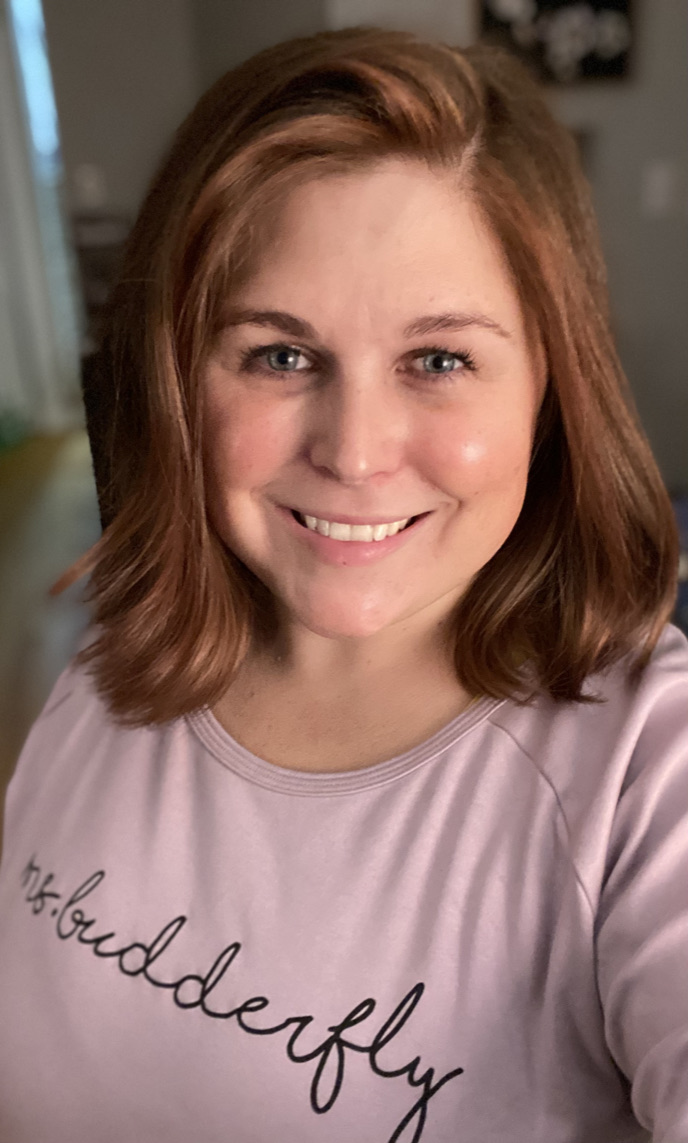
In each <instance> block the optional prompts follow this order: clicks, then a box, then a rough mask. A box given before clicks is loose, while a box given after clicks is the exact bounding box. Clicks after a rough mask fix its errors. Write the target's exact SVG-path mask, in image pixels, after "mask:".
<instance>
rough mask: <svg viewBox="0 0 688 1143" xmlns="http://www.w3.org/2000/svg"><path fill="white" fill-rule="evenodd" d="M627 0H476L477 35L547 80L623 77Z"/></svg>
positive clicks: (629, 45) (629, 44)
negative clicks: (477, 10) (503, 49)
mask: <svg viewBox="0 0 688 1143" xmlns="http://www.w3.org/2000/svg"><path fill="white" fill-rule="evenodd" d="M631 8H632V0H587V2H583V0H479V30H480V38H481V39H482V40H487V41H490V42H493V43H498V44H501V45H502V46H504V47H508V48H509V49H510V50H512V51H514V52H516V54H517V55H519V56H521V58H522V59H523V60H524V61H525V62H526V63H528V64H530V66H531V67H533V68H534V69H535V71H536V72H537V73H538V75H539V76H540V78H541V79H543V80H545V81H546V82H549V83H564V84H566V83H577V82H580V81H589V80H598V79H623V78H624V77H625V76H627V75H628V71H629V63H630V59H631V55H632V49H633V21H632V13H631Z"/></svg>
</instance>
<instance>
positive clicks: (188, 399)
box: [68, 29, 677, 724]
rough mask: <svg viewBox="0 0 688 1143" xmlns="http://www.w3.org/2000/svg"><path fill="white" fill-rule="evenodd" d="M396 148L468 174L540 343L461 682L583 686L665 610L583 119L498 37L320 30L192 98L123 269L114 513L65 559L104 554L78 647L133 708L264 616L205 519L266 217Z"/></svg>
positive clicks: (510, 692) (640, 649)
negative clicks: (208, 401) (235, 323)
mask: <svg viewBox="0 0 688 1143" xmlns="http://www.w3.org/2000/svg"><path fill="white" fill-rule="evenodd" d="M391 156H399V157H406V158H409V159H414V160H418V161H421V162H423V163H425V164H427V165H428V166H429V167H430V169H433V170H437V171H454V172H456V173H457V175H458V176H459V181H458V184H457V185H459V186H460V189H461V193H464V194H468V195H470V196H471V197H472V198H473V199H474V200H475V201H476V202H477V203H478V204H479V206H480V208H481V209H482V211H483V215H484V217H486V219H487V220H488V222H489V224H490V225H491V227H492V229H493V231H494V233H495V234H496V235H497V237H498V238H499V240H500V242H501V245H502V247H503V250H504V252H505V254H506V257H507V259H508V262H509V265H510V267H511V271H512V274H513V277H514V280H515V282H516V283H517V288H518V290H519V292H520V296H521V300H522V303H523V306H524V311H525V313H526V317H527V319H528V320H529V321H530V322H531V325H532V327H533V329H534V331H535V335H536V336H537V339H538V340H539V342H540V343H541V345H542V347H543V348H544V352H545V354H546V359H547V363H548V377H549V380H548V386H547V392H546V396H545V399H544V401H543V405H542V408H541V410H540V414H539V419H538V423H537V426H536V432H535V441H534V447H533V454H532V460H531V467H530V473H529V480H528V486H527V491H526V497H525V502H524V505H523V509H522V511H521V514H520V516H519V519H518V521H517V523H516V525H515V527H514V529H513V531H512V532H511V535H510V536H509V537H508V539H507V540H506V542H505V543H504V544H503V546H502V547H501V548H500V550H499V551H498V552H497V553H496V554H495V555H494V556H493V557H492V559H490V561H489V562H488V563H487V564H486V565H485V567H483V568H482V569H481V570H480V571H479V572H478V573H477V575H476V576H475V577H474V579H473V581H472V583H471V585H470V586H469V588H468V589H467V590H466V592H465V594H464V596H463V598H462V599H461V601H460V602H459V604H458V606H457V608H456V611H455V615H454V624H453V633H454V635H453V638H454V648H453V655H454V662H455V666H456V674H457V677H458V679H459V681H460V682H461V684H462V685H463V686H464V687H465V688H466V690H467V691H468V692H469V693H471V694H473V695H493V696H497V697H507V696H511V697H513V698H516V699H517V700H518V701H521V700H522V699H523V698H524V697H525V698H527V697H528V696H529V695H532V694H534V693H537V692H547V693H549V695H551V696H552V697H553V698H554V699H556V700H569V701H571V700H578V701H581V700H584V699H585V697H586V696H585V694H584V691H583V689H582V688H583V683H584V680H585V679H586V677H587V676H589V675H590V674H591V673H594V672H596V671H599V670H602V669H605V668H606V667H608V666H609V665H611V664H612V663H614V662H616V661H618V660H619V659H620V658H621V657H622V656H629V658H628V660H627V661H628V663H629V665H630V667H629V669H630V670H631V671H632V672H638V671H640V670H642V668H643V667H644V665H645V664H646V663H647V660H648V658H649V656H650V654H651V651H652V649H653V647H654V645H655V643H656V640H657V638H658V636H659V632H660V630H661V628H662V626H663V625H664V623H665V622H666V620H667V618H668V616H669V614H670V611H671V607H672V602H673V597H674V591H675V577H676V567H677V541H676V534H675V526H674V522H673V516H672V512H671V506H670V503H669V500H668V497H667V494H666V492H665V489H664V487H663V484H662V481H661V479H660V476H659V474H658V471H657V468H656V466H655V462H654V460H653V457H652V455H651V452H650V449H649V446H648V444H647V442H646V439H645V437H644V435H643V433H642V431H641V429H640V428H639V425H638V422H637V419H636V416H635V414H634V412H633V411H632V402H631V400H630V397H629V393H628V387H627V383H626V381H625V378H624V376H623V373H622V370H621V367H620V365H619V362H618V359H617V355H616V351H615V348H614V344H613V339H612V336H611V333H610V326H609V315H608V304H607V293H606V283H605V271H604V266H603V261H602V257H601V253H600V248H599V242H598V237H597V233H596V227H595V222H594V218H593V211H592V208H591V203H590V196H589V191H588V187H587V185H586V182H585V180H584V178H583V176H582V174H581V172H580V169H579V163H578V159H577V155H576V148H575V144H574V143H573V141H572V139H571V138H570V136H569V134H568V133H567V132H566V131H565V130H564V128H562V127H561V126H559V125H558V124H557V123H556V122H555V121H554V119H553V118H552V116H551V115H550V114H549V112H548V110H547V108H546V106H545V104H544V103H543V100H542V98H541V96H540V94H539V91H538V89H537V87H536V85H535V84H534V83H533V81H532V80H531V79H530V78H529V76H528V75H527V74H526V72H525V71H524V70H523V69H522V68H521V67H520V65H518V64H517V63H516V62H514V61H513V60H511V59H510V58H509V57H508V56H507V55H505V54H503V53H501V52H498V51H496V50H495V49H489V48H486V47H480V46H478V47H472V48H468V49H466V50H463V51H458V50H453V49H450V48H449V47H446V46H441V45H435V46H433V45H429V44H425V43H422V42H420V41H418V40H416V39H415V38H414V37H412V36H407V35H403V34H401V33H392V32H383V31H379V30H375V29H353V30H349V31H345V32H340V33H327V34H322V35H319V36H315V37H313V38H309V39H300V40H294V41H292V42H289V43H286V44H282V45H280V46H278V47H275V48H271V49H269V50H268V51H265V52H262V53H261V54H260V55H258V56H256V57H255V58H253V59H252V60H249V61H248V62H247V63H245V64H243V65H242V66H240V67H239V68H237V69H236V70H234V71H232V72H230V73H229V74H228V75H226V76H225V77H224V78H223V79H221V80H220V81H219V82H218V83H216V84H215V86H214V87H212V88H211V90H210V91H209V92H208V93H207V94H206V95H205V96H204V97H203V98H202V99H201V101H200V102H199V104H198V105H197V107H196V108H195V110H194V111H193V112H192V113H191V115H190V116H189V118H188V119H187V120H186V122H185V123H184V124H183V125H182V127H181V128H180V130H179V132H178V134H177V136H176V138H175V140H174V143H173V145H172V148H171V150H170V152H169V155H168V157H167V159H166V161H165V162H164V163H163V165H162V167H161V169H160V171H159V173H158V175H157V177H156V178H155V180H154V182H153V184H152V187H151V189H150V191H149V194H148V196H147V198H146V201H145V203H144V205H143V209H142V210H141V213H140V216H139V219H138V221H137V223H136V225H135V227H134V230H133V233H132V237H131V240H130V243H129V246H128V252H127V255H126V258H125V264H124V268H123V271H122V275H121V279H120V281H119V284H118V285H117V287H116V289H115V291H114V294H113V298H112V302H111V305H110V308H109V314H108V318H107V324H106V329H105V331H104V336H103V342H102V348H101V351H100V354H99V361H98V367H97V369H96V370H95V371H94V375H93V378H92V380H91V382H90V385H89V386H88V388H87V393H86V396H87V407H88V409H89V430H90V433H91V439H92V445H93V451H94V460H95V468H96V476H97V482H98V486H99V496H100V504H101V514H102V517H103V523H104V533H103V536H102V538H101V539H100V541H99V542H98V544H97V545H96V546H95V548H94V549H93V550H92V551H91V552H90V553H88V554H87V556H86V557H84V559H83V560H82V561H81V562H80V565H77V566H76V567H75V568H74V569H72V573H71V578H76V575H77V574H80V573H83V572H85V571H90V573H91V583H90V598H91V601H92V604H93V609H94V621H95V625H96V631H97V637H96V639H95V641H94V642H93V643H92V644H91V645H90V646H89V647H88V648H87V649H86V650H85V651H84V652H83V653H82V656H81V658H82V660H83V661H85V662H86V663H88V664H89V665H90V669H91V670H92V672H93V674H94V675H95V680H96V685H97V687H98V689H99V691H100V692H101V694H102V695H103V696H104V697H105V699H106V700H107V702H108V704H109V706H110V709H111V710H112V712H113V713H114V714H115V715H116V716H117V717H119V718H120V719H123V720H124V721H126V722H129V723H131V724H146V723H150V722H160V721H165V720H168V719H171V718H174V717H177V716H179V715H181V714H184V713H187V712H190V711H192V710H194V709H198V708H201V707H204V706H207V705H210V704H212V703H213V702H214V701H216V700H217V699H218V698H219V697H220V696H221V695H222V694H223V693H224V691H225V690H226V689H227V687H228V686H229V684H230V683H231V680H232V677H233V675H234V673H235V672H236V670H237V668H238V667H239V666H240V664H241V662H242V659H243V657H244V656H245V654H246V651H247V649H248V647H249V645H250V642H251V639H252V638H253V637H254V636H255V633H256V631H257V629H258V627H259V625H260V624H261V623H263V624H265V623H269V622H270V618H269V614H270V608H269V599H268V598H267V592H266V590H265V589H263V588H262V585H260V584H259V583H258V581H257V580H256V579H255V577H254V576H253V575H252V573H251V572H250V571H249V570H248V569H247V568H246V567H245V566H244V565H243V564H242V563H241V562H240V561H239V560H238V558H237V557H236V556H234V554H233V553H232V552H231V551H228V550H227V549H226V548H225V547H224V546H223V544H222V542H221V541H220V539H219V537H218V536H217V534H216V533H215V531H214V530H213V527H212V524H211V522H210V521H209V518H208V513H207V511H206V504H205V491H204V473H203V463H202V444H203V441H202V423H201V405H200V399H199V382H200V377H201V374H202V370H203V365H204V362H205V360H206V358H207V354H208V351H209V347H210V346H211V345H212V343H213V338H214V336H215V333H216V329H217V326H218V321H219V315H220V311H221V307H222V306H223V304H225V303H226V301H227V298H228V297H229V296H230V295H231V293H232V291H233V290H236V289H238V288H239V286H240V285H241V283H242V281H244V280H245V276H246V275H247V274H248V273H250V270H251V265H252V256H254V255H255V251H256V249H257V248H258V247H259V246H260V233H261V218H265V217H266V212H269V211H270V210H271V207H272V208H273V209H274V206H275V205H276V204H277V203H278V202H279V200H280V198H281V197H283V196H284V194H285V193H287V191H288V190H289V189H290V188H291V187H293V186H295V185H298V184H299V183H303V182H304V181H306V180H308V179H311V178H314V177H320V176H323V175H327V174H328V173H331V172H334V171H337V172H341V171H342V170H352V169H356V167H357V166H359V167H364V166H365V165H369V164H371V163H374V162H376V161H377V160H379V159H381V158H387V157H391ZM457 193H458V192H457ZM68 574H69V573H68ZM524 663H527V664H528V670H527V677H528V680H529V682H528V683H526V681H525V675H524V671H523V664H524Z"/></svg>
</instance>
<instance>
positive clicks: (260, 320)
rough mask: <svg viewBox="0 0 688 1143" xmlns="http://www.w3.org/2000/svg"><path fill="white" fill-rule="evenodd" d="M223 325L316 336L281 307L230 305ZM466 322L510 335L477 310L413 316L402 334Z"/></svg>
mask: <svg viewBox="0 0 688 1143" xmlns="http://www.w3.org/2000/svg"><path fill="white" fill-rule="evenodd" d="M223 325H224V326H225V327H229V326H236V325H258V326H265V327H267V328H269V329H279V330H282V332H283V333H286V334H289V336H290V337H304V338H309V339H310V340H311V341H317V340H319V339H318V335H317V333H316V331H315V329H314V328H313V326H312V325H311V324H310V323H309V322H307V321H304V320H303V319H302V318H298V317H296V316H295V315H294V314H290V313H286V312H285V311H284V310H239V309H232V310H229V311H228V313H227V314H226V316H225V320H224V322H223ZM470 326H477V327H478V328H479V329H487V330H489V331H490V332H491V333H496V334H498V336H499V337H504V338H510V337H511V334H510V333H508V332H507V331H506V330H505V329H504V327H503V326H501V325H500V324H499V322H496V321H494V320H493V319H492V318H490V317H487V316H486V315H485V314H480V313H444V314H428V315H427V316H426V317H420V318H416V320H415V321H412V322H411V323H410V324H409V325H407V326H406V327H405V328H404V331H403V333H404V337H406V338H410V337H423V336H425V335H427V334H429V333H440V332H443V331H444V332H451V331H454V332H455V331H458V330H463V329H468V328H469V327H470Z"/></svg>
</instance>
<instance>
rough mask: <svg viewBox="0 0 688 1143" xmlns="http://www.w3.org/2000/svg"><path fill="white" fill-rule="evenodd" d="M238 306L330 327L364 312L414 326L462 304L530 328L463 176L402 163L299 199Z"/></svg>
mask: <svg viewBox="0 0 688 1143" xmlns="http://www.w3.org/2000/svg"><path fill="white" fill-rule="evenodd" d="M236 300H237V299H236V298H235V299H234V301H236ZM238 300H240V302H241V303H242V304H245V305H246V306H248V307H252V308H253V307H255V308H273V309H284V310H289V311H291V312H294V311H295V309H298V310H299V311H301V312H302V316H303V317H306V318H311V317H316V321H318V317H319V319H320V321H322V322H324V323H325V325H327V324H328V323H330V322H337V321H338V320H343V319H344V317H345V316H346V317H348V318H352V316H353V315H354V314H356V313H359V314H363V313H366V314H368V315H369V317H370V319H371V320H375V321H376V322H378V323H380V322H385V321H395V320H397V319H398V320H400V321H404V322H408V321H411V320H412V319H413V317H414V316H416V315H417V314H418V313H425V312H429V310H433V311H438V310H451V309H456V308H457V306H459V307H460V308H462V309H466V307H469V308H470V307H471V306H473V307H475V306H479V307H480V308H481V309H485V307H486V306H489V307H490V308H493V309H495V310H497V311H498V312H499V315H500V316H499V318H496V320H500V321H501V322H504V321H507V322H508V323H509V324H511V325H512V326H514V325H516V326H518V325H519V324H520V320H521V315H520V310H521V307H520V300H519V297H518V292H517V290H516V288H515V285H514V283H513V280H512V276H511V272H510V269H509V266H508V263H507V260H506V258H505V256H504V253H503V251H502V249H501V246H500V244H499V242H498V240H497V238H496V237H495V235H494V234H493V233H492V231H491V229H490V227H489V225H488V223H487V222H486V220H485V219H484V218H483V216H482V213H481V211H480V209H479V207H478V205H477V204H476V203H475V202H474V201H473V200H472V199H471V198H470V197H469V196H468V194H467V193H466V191H465V190H463V189H462V187H461V186H460V184H459V181H458V178H457V176H456V175H455V174H452V173H451V172H443V171H434V170H431V169H429V168H428V167H427V166H426V165H424V164H422V163H420V162H417V161H416V162H413V161H403V160H397V159H393V160H386V161H385V162H381V163H379V164H377V165H375V166H374V167H371V168H370V169H366V170H356V171H354V172H351V173H347V174H339V173H338V174H332V175H327V176H324V177H320V178H317V179H310V180H309V181H307V182H305V183H304V184H303V185H301V186H298V187H296V188H295V189H293V190H292V191H290V192H289V193H288V194H287V195H286V196H285V197H284V198H283V199H282V200H281V202H279V203H278V204H277V207H276V208H275V209H274V212H273V214H272V217H271V219H270V220H269V223H268V225H267V227H266V228H265V230H264V231H263V240H262V242H261V250H260V252H258V253H257V256H256V260H255V262H254V266H253V271H252V273H251V274H250V275H249V276H248V278H247V280H246V281H245V284H244V286H243V288H242V289H241V291H240V297H239V299H238ZM318 324H320V322H318Z"/></svg>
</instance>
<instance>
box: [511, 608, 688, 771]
mask: <svg viewBox="0 0 688 1143" xmlns="http://www.w3.org/2000/svg"><path fill="white" fill-rule="evenodd" d="M629 668H630V661H629V660H628V659H622V660H621V661H620V662H619V663H617V664H616V665H615V666H614V667H612V668H610V669H609V670H607V671H605V672H604V673H601V674H598V675H593V676H591V677H590V678H589V679H588V680H587V683H586V687H585V692H586V694H587V695H589V696H590V698H591V699H592V700H594V701H591V702H583V703H569V702H566V703H557V702H555V701H553V700H552V699H550V698H548V697H547V696H538V697H537V698H536V699H534V700H533V701H532V702H531V703H527V704H524V705H518V704H516V703H504V704H502V705H501V706H500V707H498V709H497V710H496V711H495V712H494V714H493V715H492V717H491V721H492V722H493V724H495V725H496V726H498V727H500V728H501V729H502V730H503V732H504V733H505V734H507V735H509V736H510V737H511V738H512V740H513V743H514V746H515V747H517V748H519V749H520V750H521V751H522V752H524V753H525V754H526V755H528V756H529V757H530V758H532V760H533V762H534V764H536V765H537V766H538V767H539V768H542V769H543V770H544V771H546V772H547V773H548V774H549V775H550V777H551V779H552V780H553V781H554V780H555V779H556V776H557V772H558V769H559V763H560V761H562V762H563V761H564V760H565V759H566V757H567V756H568V755H570V754H572V753H575V754H576V755H577V756H578V758H579V767H580V768H585V767H586V765H588V766H589V765H590V763H589V761H587V762H586V760H590V759H591V758H594V757H595V756H597V755H608V754H609V752H610V750H612V749H614V751H615V752H618V751H619V750H622V751H623V752H624V753H626V754H628V753H629V752H632V751H633V749H634V748H635V746H636V745H637V743H638V741H639V740H640V738H641V737H642V736H644V735H647V733H648V731H650V732H651V731H652V728H653V727H655V726H658V725H659V724H661V725H662V726H663V727H665V728H666V727H670V728H671V730H672V731H674V732H676V733H678V734H681V733H685V732H688V639H686V637H685V635H683V634H682V632H680V631H679V630H678V629H677V628H676V627H673V626H671V625H668V626H667V627H665V629H664V631H663V633H662V635H661V637H660V639H659V641H658V643H657V646H656V648H655V650H654V652H653V654H652V657H651V659H650V661H649V663H648V665H647V666H646V667H645V669H644V670H643V672H642V673H641V675H640V677H639V678H637V679H632V678H631V676H630V673H629ZM593 768H595V769H596V768H597V766H596V765H595V766H594V767H593Z"/></svg>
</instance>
